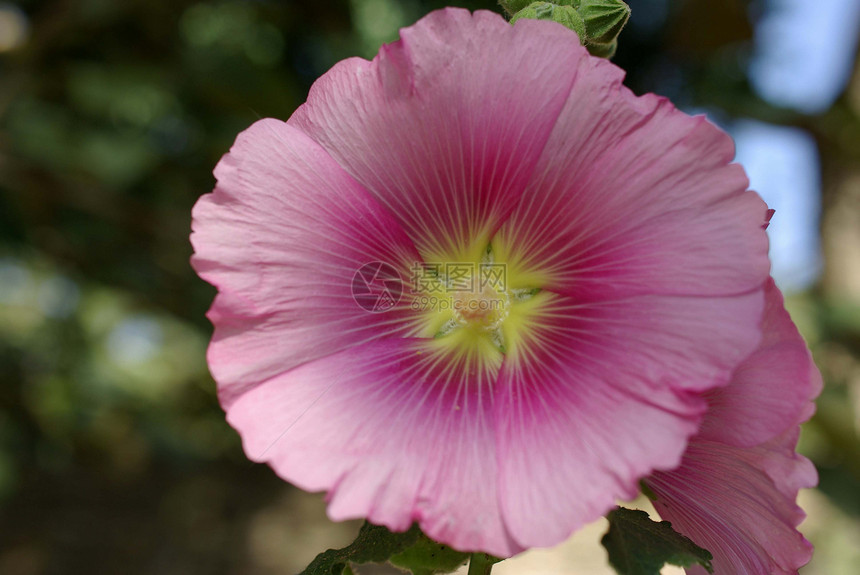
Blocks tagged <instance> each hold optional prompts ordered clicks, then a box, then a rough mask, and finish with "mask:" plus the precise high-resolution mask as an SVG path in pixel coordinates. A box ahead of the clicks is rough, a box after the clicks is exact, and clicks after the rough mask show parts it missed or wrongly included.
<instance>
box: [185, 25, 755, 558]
mask: <svg viewBox="0 0 860 575" xmlns="http://www.w3.org/2000/svg"><path fill="white" fill-rule="evenodd" d="M401 38H402V39H401V40H400V41H399V42H396V43H394V44H390V45H387V46H384V47H383V48H382V49H381V51H380V53H379V55H378V56H377V57H376V58H375V59H374V60H373V61H372V62H368V61H365V60H361V59H350V60H346V61H344V62H341V63H340V64H338V65H336V66H335V67H334V68H333V69H332V70H330V71H329V72H328V73H327V74H325V75H324V76H323V77H322V78H321V79H320V80H319V81H318V82H317V83H316V84H315V85H314V87H313V88H312V90H311V93H310V95H309V97H308V101H307V103H306V104H304V105H303V106H302V107H301V108H299V110H297V111H296V112H295V114H294V115H293V116H292V117H291V118H290V119H289V121H287V122H281V121H278V120H272V119H267V120H261V121H259V122H257V123H256V124H254V125H253V126H251V127H250V128H249V129H248V130H247V131H245V132H243V133H242V134H240V135H239V137H238V138H237V140H236V143H235V145H234V146H233V148H232V149H231V151H230V153H229V154H227V155H226V156H225V157H224V158H223V160H222V161H221V162H220V163H219V164H218V167H217V168H216V170H215V175H216V177H217V180H218V184H217V187H216V188H215V190H214V192H213V193H211V194H208V195H206V196H204V197H203V198H201V200H200V201H199V202H198V203H197V205H196V206H195V208H194V223H193V230H194V233H193V235H192V242H193V244H194V248H195V255H194V258H193V264H194V267H195V269H196V270H197V272H198V273H199V274H200V276H201V277H203V278H204V279H206V280H207V281H209V282H211V283H212V284H214V285H215V286H216V287H217V288H218V292H219V293H218V296H217V297H216V299H215V302H214V303H213V306H212V309H211V310H210V312H209V317H210V319H211V320H212V322H213V323H214V325H215V334H214V336H213V339H212V343H211V346H210V348H209V353H208V360H209V365H210V368H211V371H212V374H213V376H214V377H215V380H216V381H217V383H218V389H219V397H220V400H221V403H222V405H223V407H224V409H225V410H226V411H227V417H228V420H229V421H230V423H231V424H232V425H233V426H234V427H235V428H236V429H237V430H238V431H239V433H240V434H241V435H242V439H243V442H244V448H245V451H246V453H247V454H248V456H249V457H250V458H251V459H253V460H255V461H265V462H267V463H268V464H269V465H271V466H272V468H274V470H275V471H276V472H277V473H278V474H279V475H280V476H281V477H283V478H284V479H285V480H287V481H290V482H292V483H294V484H295V485H297V486H299V487H301V488H303V489H306V490H311V491H327V492H328V513H329V515H330V516H331V518H332V519H335V520H340V519H347V518H358V517H364V518H367V519H369V520H370V521H371V522H374V523H377V524H382V525H386V526H388V527H389V528H391V529H393V530H404V529H406V528H408V527H409V525H410V524H412V523H413V522H416V521H417V522H418V523H419V524H420V526H421V528H422V529H423V530H424V531H425V532H426V533H427V534H428V535H429V536H430V537H432V538H434V539H436V540H438V541H441V542H445V543H448V544H450V545H452V546H453V547H455V548H457V549H460V550H467V551H476V550H480V551H486V552H489V553H492V554H494V555H498V556H509V555H512V554H515V553H517V552H519V551H521V550H523V549H525V548H528V547H532V546H549V545H553V544H555V543H558V542H560V541H562V540H563V539H565V538H566V537H567V536H568V535H569V534H570V533H571V532H572V531H574V530H575V529H577V528H578V527H580V526H582V525H583V524H585V523H587V522H590V521H592V520H594V519H597V518H598V517H600V516H601V515H603V514H604V513H606V512H607V511H608V509H609V508H611V507H612V506H613V504H614V501H615V500H616V499H617V498H628V497H632V496H633V495H634V494H635V493H636V492H637V491H638V482H639V480H640V478H642V477H645V476H648V475H649V474H651V473H652V472H653V471H654V470H669V469H673V468H675V467H676V466H678V465H679V463H680V462H681V457H682V455H683V453H684V450H685V447H686V445H687V441H688V438H689V437H690V436H692V435H693V434H695V433H696V432H697V430H698V429H699V424H700V421H701V419H702V415H703V413H704V412H705V410H706V408H707V400H706V399H705V398H704V397H702V395H701V394H702V393H703V392H706V391H708V390H712V389H715V388H719V387H721V386H724V385H726V384H728V382H729V380H730V378H731V375H732V373H733V372H734V370H735V368H736V367H737V366H738V365H739V364H740V362H741V361H742V360H743V359H744V358H746V357H747V356H748V355H749V354H750V353H752V352H753V350H754V349H755V347H756V346H757V345H758V343H759V340H760V338H761V329H760V322H761V317H762V313H763V309H764V288H763V286H764V285H765V280H766V278H767V276H768V269H769V263H768V260H767V239H766V236H765V232H764V231H763V229H762V224H763V223H764V222H765V220H766V218H767V214H766V210H767V208H766V206H765V205H764V203H763V202H762V201H761V199H759V197H758V196H757V195H755V194H754V193H752V192H748V191H746V188H747V184H748V182H747V179H746V177H745V175H744V172H743V170H742V169H741V168H740V167H739V166H737V165H734V164H731V163H730V162H731V159H732V157H733V154H734V151H733V145H732V142H731V140H730V139H729V137H728V136H726V135H725V134H724V133H723V132H721V131H720V130H719V129H717V128H716V127H714V126H713V125H711V124H710V123H708V122H707V121H706V120H705V119H704V118H702V117H696V118H693V117H689V116H687V115H685V114H683V113H681V112H679V111H678V110H676V109H675V108H674V107H673V106H672V105H671V104H670V103H669V102H668V101H667V100H665V99H663V98H660V97H657V96H654V95H647V96H643V97H636V96H634V95H633V94H632V93H631V92H630V91H629V90H627V89H626V88H624V87H623V86H622V84H621V82H622V79H623V73H622V71H621V70H620V69H618V68H617V67H615V66H613V65H612V64H610V63H608V62H606V61H604V60H601V59H597V58H593V57H591V56H589V55H588V53H587V52H586V51H585V49H584V48H583V47H582V46H580V43H579V40H578V38H577V37H576V35H575V34H574V33H572V32H571V31H569V30H567V29H565V28H563V27H562V26H559V25H557V24H555V23H552V22H543V21H532V20H523V21H519V22H517V24H516V25H515V26H511V25H509V24H508V23H507V22H505V21H504V19H502V18H501V17H500V16H498V15H496V14H492V13H489V12H477V13H475V14H470V13H469V12H467V11H464V10H459V9H447V10H442V11H438V12H434V13H432V14H430V15H429V16H427V17H426V18H424V19H422V20H421V21H420V22H418V23H417V24H415V25H414V26H412V27H410V28H407V29H404V30H403V31H402V32H401ZM378 262H382V263H383V264H385V265H384V266H381V265H380V264H379V263H378ZM367 264H371V265H370V266H369V267H366V266H367ZM416 264H418V265H417V267H416ZM445 264H449V265H452V264H456V265H458V266H459V265H461V264H467V265H468V266H472V270H474V269H481V268H480V266H481V264H488V265H501V266H504V268H503V269H504V271H505V278H504V279H505V281H504V282H503V285H500V284H498V283H494V284H493V285H482V286H481V287H480V288H479V289H471V290H469V289H466V288H463V287H462V286H459V287H457V288H456V289H454V288H453V287H452V286H454V284H455V283H457V282H461V281H463V282H465V283H466V284H468V283H469V282H472V283H474V282H475V281H478V282H479V283H480V281H481V280H482V278H481V277H480V276H479V277H477V278H476V276H475V274H473V273H472V274H471V275H470V274H466V276H458V277H456V278H455V277H454V274H453V273H448V268H447V267H445ZM422 266H426V267H427V268H432V269H436V270H437V273H436V274H435V275H434V274H428V275H427V277H425V279H429V280H432V282H436V283H437V284H439V285H441V286H442V287H444V288H445V289H448V290H449V291H448V292H447V293H446V294H444V297H445V298H446V299H444V300H442V301H444V302H446V303H447V305H445V306H442V305H435V306H429V308H428V306H426V305H425V304H426V303H427V301H428V300H430V298H427V297H425V296H426V293H423V292H421V291H420V290H417V293H413V292H414V291H416V290H412V289H409V288H408V287H404V289H403V290H402V291H403V293H402V297H400V299H399V300H397V298H395V297H393V294H394V293H395V292H397V291H398V290H389V291H390V293H387V292H386V290H385V289H384V288H382V287H381V286H384V285H386V282H390V281H391V278H393V277H394V276H395V274H396V275H399V276H400V277H401V278H403V279H404V282H405V281H406V278H410V277H412V275H413V274H415V273H417V272H416V270H417V271H418V272H422V270H423V271H426V270H425V268H424V267H422ZM367 270H371V271H370V272H367ZM382 270H384V273H382V274H381V275H380V272H381V271H382ZM391 270H394V273H392V272H391ZM357 273H358V275H356V274H357ZM364 274H366V276H365V275H364ZM356 278H358V280H357V279H356ZM359 280H360V281H359ZM455 280H457V282H455ZM356 282H357V283H358V284H359V285H365V284H366V285H365V288H366V289H365V290H364V291H362V293H361V294H360V295H361V298H367V296H368V294H371V293H387V295H388V296H389V297H388V299H387V300H386V301H385V305H384V306H380V307H379V309H377V308H376V307H373V310H374V312H375V313H370V312H368V311H367V310H366V309H364V308H365V307H368V306H366V305H358V303H357V299H358V298H354V297H353V296H354V295H355V291H354V289H355V285H356ZM363 282H364V283H363ZM432 282H429V283H432ZM437 287H438V286H437ZM395 300H397V301H395ZM364 301H365V299H360V302H364ZM436 303H438V301H437V302H436ZM455 305H456V306H457V307H458V308H459V309H456V310H454V309H451V308H453V307H455Z"/></svg>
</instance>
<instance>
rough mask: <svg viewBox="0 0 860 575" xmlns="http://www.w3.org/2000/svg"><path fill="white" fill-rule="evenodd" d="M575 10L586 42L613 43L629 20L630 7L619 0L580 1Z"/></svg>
mask: <svg viewBox="0 0 860 575" xmlns="http://www.w3.org/2000/svg"><path fill="white" fill-rule="evenodd" d="M577 10H578V11H579V15H580V16H582V19H583V20H584V21H585V33H586V35H587V36H588V41H589V42H593V43H595V44H611V43H612V42H614V41H615V39H616V38H618V35H619V34H620V33H621V30H622V28H624V25H625V24H627V20H629V19H630V7H629V6H628V5H627V4H625V3H624V2H622V1H621V0H581V2H580V3H579V8H577Z"/></svg>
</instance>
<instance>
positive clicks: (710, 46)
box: [0, 0, 860, 575]
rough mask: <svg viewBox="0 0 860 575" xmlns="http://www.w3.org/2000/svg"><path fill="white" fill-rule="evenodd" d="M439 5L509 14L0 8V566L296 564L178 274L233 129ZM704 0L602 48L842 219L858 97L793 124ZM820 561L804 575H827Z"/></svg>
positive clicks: (362, 8) (830, 301)
mask: <svg viewBox="0 0 860 575" xmlns="http://www.w3.org/2000/svg"><path fill="white" fill-rule="evenodd" d="M452 4H453V5H459V6H463V7H467V8H471V9H479V8H483V9H491V10H497V11H500V10H499V9H498V8H497V7H496V6H495V3H494V2H493V1H492V0H484V1H478V0H475V1H454V2H443V1H436V0H327V1H324V2H302V1H298V0H293V1H286V2H275V1H250V0H215V1H209V2H200V1H196V0H172V1H166V0H159V1H144V0H128V1H116V0H42V1H36V0H26V1H22V2H18V3H17V4H14V5H13V4H11V3H8V2H0V573H11V574H14V575H17V574H21V575H26V574H30V573H32V574H43V573H44V574H53V573H119V572H122V573H132V574H133V573H147V574H148V573H158V574H159V575H165V574H167V575H169V574H171V573H182V574H185V573H195V574H209V573H211V574H216V573H217V574H220V573H224V574H227V573H275V572H284V570H287V571H289V569H291V568H296V569H297V568H298V567H300V566H301V565H302V564H304V563H306V561H305V559H304V558H301V557H297V559H296V561H295V564H294V566H293V567H291V565H293V564H288V565H285V566H280V568H277V567H273V566H266V565H264V564H261V563H260V560H259V557H258V555H255V551H254V550H255V549H257V548H256V547H254V544H252V543H249V541H250V539H252V538H253V534H251V535H249V533H251V532H252V531H253V532H254V533H256V531H254V530H255V529H257V528H259V525H260V524H261V523H260V521H263V519H261V515H260V513H261V510H265V509H271V508H273V507H275V508H278V506H279V505H280V503H278V502H279V501H281V498H282V497H284V493H285V491H287V492H288V491H289V489H290V488H289V487H288V486H286V485H285V484H284V483H282V482H281V481H280V480H278V479H277V478H276V477H275V476H274V474H273V473H271V472H270V471H269V470H268V469H267V468H265V467H263V466H254V465H252V464H250V463H248V462H247V461H246V460H245V458H244V456H243V455H242V452H241V447H240V445H239V440H238V438H237V437H236V435H235V433H234V432H233V431H232V430H231V429H230V428H229V426H228V425H227V424H226V422H225V420H224V417H223V413H222V412H221V410H220V408H219V407H218V404H217V399H216V397H215V394H214V384H213V383H212V381H211V379H210V377H209V375H208V372H207V369H206V364H205V357H204V356H205V346H206V343H207V341H208V337H209V334H210V327H209V325H208V323H207V322H206V320H205V318H204V314H205V312H206V309H207V307H208V305H209V303H210V302H211V299H212V297H213V295H214V290H213V289H212V288H211V287H210V286H208V285H206V284H205V283H204V282H202V281H200V280H199V279H198V278H197V277H196V276H195V275H194V274H193V272H192V271H191V269H190V267H189V265H188V259H189V256H190V255H191V247H190V245H189V243H188V239H187V238H188V233H189V224H190V211H191V207H192V205H193V204H194V202H195V201H196V199H197V198H198V197H199V196H200V195H201V194H203V193H205V192H207V191H209V190H210V189H211V187H212V185H213V183H214V180H213V178H212V175H211V170H212V168H213V167H214V165H215V164H216V163H217V161H218V159H219V157H220V156H221V155H222V154H223V153H225V152H226V151H227V150H228V149H229V147H230V145H231V143H232V141H233V139H234V138H235V136H236V134H237V133H238V132H240V131H241V130H243V129H244V128H246V127H247V126H248V125H250V124H251V123H252V122H253V121H255V120H256V119H258V118H260V117H268V116H271V117H278V118H287V117H289V115H290V114H291V113H292V111H293V110H294V109H295V108H296V107H297V106H298V105H299V104H300V103H301V102H302V101H303V100H304V99H305V97H306V94H307V91H308V89H309V87H310V85H311V84H312V83H313V81H314V80H315V79H316V78H317V77H319V76H320V75H321V74H322V73H323V72H325V70H327V69H328V68H329V67H330V66H332V65H333V64H334V63H335V62H337V61H338V60H340V59H343V58H345V57H349V56H354V55H361V56H365V57H370V56H372V55H373V54H374V53H375V52H376V50H377V49H378V47H379V45H380V44H381V43H382V42H386V41H392V40H394V39H396V37H397V29H398V28H399V27H401V26H405V25H408V24H410V23H412V22H414V21H415V20H416V19H418V18H419V17H420V16H422V15H423V14H425V13H427V12H429V11H430V10H432V9H435V8H439V7H441V6H443V5H452ZM716 4H719V5H726V6H729V7H730V8H731V9H730V10H722V11H717V12H716V13H714V10H713V6H712V5H711V4H710V3H702V2H677V3H674V4H672V6H673V8H672V12H671V15H670V18H669V19H668V23H667V24H666V25H664V26H660V27H657V28H654V29H651V30H650V31H649V30H645V29H637V28H636V26H634V25H632V24H631V26H630V27H629V29H628V31H627V32H625V35H626V36H622V43H621V48H620V49H619V52H618V55H617V57H616V62H618V63H619V64H620V65H622V66H623V67H624V68H625V69H627V70H629V72H630V75H629V84H630V85H631V86H632V87H633V88H634V90H636V91H639V92H641V91H645V90H651V89H654V88H655V87H656V85H657V84H656V82H657V80H660V86H661V87H662V88H661V89H662V91H664V92H668V95H670V96H672V97H673V98H675V99H676V100H677V101H678V102H679V103H681V104H685V105H689V106H693V105H712V106H720V107H722V108H724V109H727V110H729V111H730V112H731V113H733V114H743V115H746V116H751V117H758V118H763V119H767V120H769V121H775V122H778V123H785V124H793V125H799V126H803V127H804V128H806V129H808V130H810V131H811V132H812V133H813V134H815V136H816V139H817V140H818V142H819V146H820V149H821V150H822V156H823V157H824V159H825V165H824V176H825V187H826V190H825V191H826V192H827V194H828V195H827V196H826V198H825V200H826V205H825V209H828V208H829V207H832V206H841V205H843V204H844V202H848V205H849V206H854V209H857V207H856V205H860V204H858V202H860V200H857V198H858V197H860V193H856V195H855V196H851V197H850V198H849V200H845V199H844V197H843V196H845V195H846V194H848V195H849V196H850V194H852V193H855V192H856V187H857V185H858V184H856V183H855V184H854V187H853V188H851V187H848V188H846V187H845V186H844V185H843V184H844V183H845V182H846V181H852V180H851V178H855V179H857V178H860V174H858V173H857V170H856V164H857V162H858V159H860V128H858V126H860V120H858V112H857V110H858V106H857V105H856V104H855V105H853V107H852V104H851V100H850V97H849V96H846V97H844V98H842V99H841V100H840V101H839V102H838V103H837V105H836V106H834V108H833V109H832V110H830V111H829V112H827V113H826V114H824V115H823V116H821V117H816V118H808V117H803V116H800V115H798V114H795V113H792V112H788V111H785V110H778V109H774V108H772V107H770V106H768V105H766V104H765V103H763V102H762V101H760V100H759V99H758V98H756V97H755V96H754V95H753V93H752V92H751V90H750V89H749V86H748V84H747V82H746V81H745V79H744V76H743V69H742V68H743V54H744V50H745V49H747V48H748V46H747V45H748V40H749V37H750V33H751V29H750V26H749V23H748V21H747V19H746V17H745V13H746V12H745V11H744V6H743V5H742V3H740V2H731V1H729V0H721V2H718V3H716ZM631 5H633V7H634V15H633V21H632V22H633V23H635V22H636V18H637V16H636V13H635V3H633V2H631ZM715 18H717V19H718V20H719V21H720V22H721V27H720V28H719V30H720V33H719V34H717V35H715V34H713V33H711V32H710V31H711V30H712V29H713V27H712V26H711V24H713V22H714V19H715ZM697 26H698V28H697ZM667 87H668V88H667ZM854 98H857V99H860V96H858V95H855V96H854ZM858 181H860V180H858ZM846 189H848V190H849V191H848V192H846V191H845V190H846ZM851 190H854V191H851ZM851 198H854V199H851ZM855 204H856V205H855ZM826 230H827V228H825V231H826ZM827 282H828V280H827V276H826V274H825V279H824V281H823V283H822V285H823V287H822V288H821V289H819V290H817V291H816V292H814V293H812V294H806V295H803V296H797V297H796V298H794V300H793V301H792V302H791V303H792V310H793V311H794V312H795V317H797V318H798V321H799V322H800V323H801V326H802V327H803V328H804V330H805V333H806V334H807V335H808V336H809V337H810V341H811V342H812V343H813V344H814V346H815V351H816V355H817V357H818V359H819V361H820V362H821V364H822V366H823V371H824V373H825V376H826V377H827V379H828V384H829V385H828V389H827V390H826V391H825V394H824V396H823V398H822V401H821V404H820V408H819V415H818V416H817V417H816V420H815V422H814V423H813V424H812V425H810V426H809V430H808V432H807V433H806V434H805V436H804V446H805V448H806V449H807V450H808V452H809V453H810V454H811V455H812V456H813V457H814V458H815V460H816V463H817V464H818V465H819V468H820V469H821V478H822V490H823V493H825V494H826V496H827V498H826V501H827V502H829V503H827V505H830V504H832V505H833V507H834V508H835V509H837V510H839V513H840V515H839V518H844V517H847V519H845V521H848V522H849V523H847V524H848V525H850V526H852V527H851V528H852V529H855V531H852V532H851V533H857V532H858V531H857V530H858V529H860V528H858V527H857V520H858V517H860V489H858V481H860V443H858V435H857V433H858V432H857V429H858V421H860V381H859V380H860V360H858V357H860V303H858V299H857V298H853V299H852V297H850V295H851V294H850V293H846V292H845V290H843V291H839V290H838V289H835V290H830V291H828V289H827V286H828V283H827ZM855 295H856V294H855ZM828 509H829V508H828ZM296 513H298V512H296ZM295 517H296V518H295V519H293V521H295V522H301V518H300V516H299V515H296V516H295ZM842 520H843V519H839V521H842ZM263 523H265V521H263ZM840 525H841V524H840ZM286 528H287V529H288V530H289V529H290V526H289V525H288V526H287V527H286ZM291 533H292V532H291ZM849 541H851V540H850V539H849ZM284 544H287V543H284ZM834 545H835V544H834ZM858 547H860V546H858ZM321 550H322V549H312V550H311V552H312V555H311V557H312V556H313V554H315V553H316V552H318V551H321ZM825 552H827V548H826V545H825ZM840 553H842V554H843V555H844V550H843V549H842V548H841V547H838V548H836V549H835V550H834V551H832V553H831V554H832V555H834V556H837V555H839V554H840ZM855 557H856V555H855ZM827 565H828V569H832V570H831V571H816V573H824V572H827V573H828V575H830V574H831V573H838V572H839V571H838V569H839V567H838V565H837V564H836V563H828V564H827ZM831 565H837V566H836V567H830V566H831ZM810 572H812V571H810ZM844 572H845V573H848V571H844Z"/></svg>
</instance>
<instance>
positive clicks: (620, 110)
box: [494, 58, 769, 297]
mask: <svg viewBox="0 0 860 575" xmlns="http://www.w3.org/2000/svg"><path fill="white" fill-rule="evenodd" d="M575 64H576V65H578V67H579V73H578V75H577V79H576V83H575V85H574V87H573V90H572V91H571V93H570V97H569V98H568V101H567V104H566V105H565V107H564V109H563V111H562V112H561V115H560V116H559V120H558V122H557V124H556V127H555V130H554V131H553V133H552V136H551V137H550V139H549V142H548V143H547V146H546V149H545V151H544V154H543V156H542V158H541V160H540V162H539V163H538V166H537V168H536V170H535V174H536V177H535V178H534V179H533V180H532V181H531V182H530V185H529V187H528V188H527V189H526V191H525V192H524V193H523V201H522V203H521V204H520V205H519V206H518V207H517V209H516V210H515V211H514V212H513V213H512V214H511V217H510V219H509V220H508V221H507V222H506V223H505V225H504V226H503V227H502V229H501V230H500V234H499V238H498V240H497V241H495V242H494V248H496V253H497V256H498V258H499V259H501V260H504V261H508V263H509V266H510V267H512V268H513V270H512V271H511V272H510V275H511V276H512V277H515V278H518V279H519V281H520V282H522V283H524V284H526V286H527V285H538V286H542V287H544V288H546V289H550V290H553V291H556V292H561V293H568V294H571V295H577V296H585V295H589V294H600V295H601V296H602V297H609V296H617V297H621V296H629V295H635V294H642V293H665V294H677V295H699V296H706V295H724V294H736V293H743V292H745V291H749V290H753V289H758V286H760V285H761V284H762V283H763V282H764V280H765V279H766V277H767V274H768V270H769V262H768V259H767V248H768V244H767V237H766V235H765V233H764V231H763V229H762V226H763V224H764V223H765V222H766V219H767V206H765V204H764V202H762V201H761V199H760V198H759V197H758V196H757V195H756V194H754V193H752V192H746V188H747V185H748V181H747V178H746V176H745V175H744V171H743V169H742V168H741V167H740V166H738V165H735V164H729V162H730V161H731V159H732V157H733V155H734V147H733V144H732V141H731V139H730V138H729V136H728V135H726V134H725V133H724V132H722V131H721V130H719V129H718V128H716V127H715V126H713V125H712V124H710V123H708V122H707V120H705V119H704V118H703V117H697V118H693V117H689V116H687V115H686V114H683V113H682V112H680V111H678V110H677V109H675V108H674V107H673V106H672V104H671V103H670V102H669V101H668V100H666V99H664V98H660V97H657V96H654V95H646V96H643V97H636V96H634V95H633V94H632V93H631V92H630V91H629V90H628V89H627V88H625V87H624V86H623V85H622V84H621V80H622V79H623V72H622V71H621V70H620V69H619V68H617V67H615V66H613V65H612V64H610V63H608V62H605V61H602V60H601V59H598V58H592V59H587V60H581V61H579V62H576V63H575ZM572 65H574V63H572ZM523 287H525V286H523Z"/></svg>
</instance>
